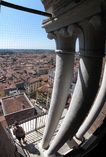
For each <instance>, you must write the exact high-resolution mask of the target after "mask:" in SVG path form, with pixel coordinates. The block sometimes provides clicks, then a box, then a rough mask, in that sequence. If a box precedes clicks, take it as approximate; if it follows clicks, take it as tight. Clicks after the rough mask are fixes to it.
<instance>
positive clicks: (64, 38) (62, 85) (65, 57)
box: [40, 29, 76, 149]
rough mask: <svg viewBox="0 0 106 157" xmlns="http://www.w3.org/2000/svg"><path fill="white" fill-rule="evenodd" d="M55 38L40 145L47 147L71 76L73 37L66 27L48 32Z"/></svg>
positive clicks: (59, 114)
mask: <svg viewBox="0 0 106 157" xmlns="http://www.w3.org/2000/svg"><path fill="white" fill-rule="evenodd" d="M51 37H53V38H55V40H56V46H57V50H56V70H55V78H54V85H53V92H52V97H51V103H50V109H49V113H48V119H47V122H46V126H45V131H44V134H43V139H42V141H41V144H40V146H41V147H42V148H43V149H47V147H48V146H49V143H50V140H51V138H52V136H53V134H54V131H55V129H56V127H57V125H58V122H59V120H60V118H61V115H62V112H63V110H64V107H65V104H66V100H67V96H68V93H69V88H70V84H71V81H72V77H73V67H74V52H75V39H76V38H75V37H73V36H72V37H70V36H69V35H68V33H67V30H66V29H61V30H59V31H56V32H54V34H49V38H51Z"/></svg>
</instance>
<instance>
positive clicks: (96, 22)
mask: <svg viewBox="0 0 106 157" xmlns="http://www.w3.org/2000/svg"><path fill="white" fill-rule="evenodd" d="M79 25H80V27H81V29H82V36H80V54H81V55H82V56H87V57H103V56H104V51H105V29H104V25H103V22H102V19H101V16H100V15H95V16H93V17H91V18H90V19H88V20H85V21H83V22H81V23H79Z"/></svg>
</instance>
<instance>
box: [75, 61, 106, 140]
mask: <svg viewBox="0 0 106 157" xmlns="http://www.w3.org/2000/svg"><path fill="white" fill-rule="evenodd" d="M105 102H106V63H105V68H104V75H103V79H102V83H101V87H100V89H99V92H98V95H97V97H96V99H95V102H94V104H93V106H92V108H91V110H90V112H89V114H88V116H87V118H86V119H85V121H84V122H83V124H82V125H81V127H80V128H79V130H78V132H77V134H76V137H77V138H78V139H80V140H81V139H82V138H83V136H84V134H85V133H86V132H87V130H88V129H89V128H90V127H91V125H92V124H93V122H94V121H95V119H96V118H97V116H98V115H99V113H100V111H101V109H102V107H103V105H104V104H105Z"/></svg>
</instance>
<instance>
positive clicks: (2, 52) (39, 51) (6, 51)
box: [0, 49, 55, 55]
mask: <svg viewBox="0 0 106 157" xmlns="http://www.w3.org/2000/svg"><path fill="white" fill-rule="evenodd" d="M54 52H55V51H54V50H50V49H0V55H7V54H15V53H16V54H17V53H28V54H29V53H30V54H35V53H36V54H43V53H54Z"/></svg>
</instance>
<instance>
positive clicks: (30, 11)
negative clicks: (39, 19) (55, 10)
mask: <svg viewBox="0 0 106 157" xmlns="http://www.w3.org/2000/svg"><path fill="white" fill-rule="evenodd" d="M1 5H3V6H5V7H9V8H13V9H17V10H21V11H25V12H29V13H33V14H38V15H43V16H48V17H52V14H50V13H47V12H43V11H40V10H35V9H31V8H27V7H23V6H20V5H16V4H13V3H9V2H5V1H2V0H0V6H1Z"/></svg>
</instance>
